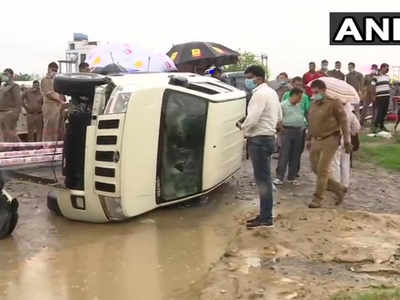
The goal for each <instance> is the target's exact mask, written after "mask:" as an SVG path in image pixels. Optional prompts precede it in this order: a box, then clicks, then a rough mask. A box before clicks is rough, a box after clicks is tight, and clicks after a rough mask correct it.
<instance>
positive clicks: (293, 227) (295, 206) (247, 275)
mask: <svg viewBox="0 0 400 300" xmlns="http://www.w3.org/2000/svg"><path fill="white" fill-rule="evenodd" d="M304 161H305V162H306V165H305V168H303V175H302V178H301V182H302V185H301V186H300V187H295V186H290V185H285V186H283V187H282V188H280V201H279V202H280V204H279V206H278V212H279V215H278V218H277V222H276V227H275V228H274V229H272V230H271V229H258V230H252V231H248V230H246V229H245V228H244V222H245V219H246V217H249V216H250V215H251V213H250V214H242V215H241V216H239V217H238V223H241V224H242V228H240V229H239V230H238V232H237V235H236V237H235V238H234V239H233V240H232V242H231V243H230V245H229V247H228V248H227V251H226V253H225V255H224V256H223V257H221V259H220V261H219V262H218V263H217V264H216V265H215V266H214V267H213V268H212V270H211V271H210V273H209V275H208V277H207V280H206V283H205V288H204V289H203V291H202V295H201V299H202V300H210V299H221V300H222V299H226V300H228V299H229V300H231V299H268V300H273V299H277V300H278V299H279V300H282V299H310V300H311V299H312V300H316V299H318V300H323V299H329V298H330V297H331V296H332V295H334V294H335V293H336V292H338V291H346V290H358V289H365V288H368V287H373V286H389V287H391V286H399V285H400V216H399V215H398V214H399V213H400V185H399V183H400V175H399V174H398V173H397V174H393V173H392V174H391V173H388V172H386V171H385V170H382V169H380V168H376V167H374V166H373V165H367V164H360V163H356V164H355V169H354V172H353V181H352V185H351V191H350V193H349V195H348V197H347V198H346V200H345V203H344V204H343V205H342V206H341V207H339V208H337V207H335V206H334V196H333V195H331V194H328V195H327V198H326V200H325V202H324V208H322V209H316V210H311V209H308V208H307V204H308V203H309V201H311V197H310V195H312V192H313V187H314V176H313V175H311V174H310V172H308V169H309V168H308V166H307V159H305V160H304ZM249 171H250V169H249V168H245V169H244V170H243V172H244V174H243V176H242V179H245V180H242V191H241V193H245V194H248V195H249V194H252V195H254V197H256V195H255V194H254V190H253V189H252V188H248V187H249V186H251V181H252V179H251V176H250V174H249V173H248V172H249ZM243 189H244V190H243Z"/></svg>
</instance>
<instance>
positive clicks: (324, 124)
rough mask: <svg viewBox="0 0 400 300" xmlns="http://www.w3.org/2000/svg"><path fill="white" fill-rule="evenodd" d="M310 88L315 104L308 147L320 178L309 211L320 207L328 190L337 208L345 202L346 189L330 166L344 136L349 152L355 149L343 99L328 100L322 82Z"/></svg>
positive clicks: (324, 85)
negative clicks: (335, 197)
mask: <svg viewBox="0 0 400 300" xmlns="http://www.w3.org/2000/svg"><path fill="white" fill-rule="evenodd" d="M311 89H312V92H313V104H312V106H311V109H310V112H309V115H308V119H309V122H310V132H309V136H308V146H307V148H308V149H310V160H311V168H312V170H313V172H314V173H315V174H316V175H317V185H316V189H315V193H314V198H313V200H312V202H311V203H310V204H309V208H320V207H321V202H322V200H323V196H324V193H325V190H327V189H328V190H329V191H332V192H334V193H335V194H336V196H337V201H336V204H337V205H339V204H340V203H342V202H343V199H344V196H345V194H346V192H347V189H346V188H345V187H344V186H343V185H342V184H340V183H339V182H337V181H336V180H335V179H334V178H333V177H332V174H331V173H330V165H331V163H332V161H333V158H334V156H335V154H336V151H337V149H338V148H339V144H340V139H341V134H343V141H344V149H345V152H346V153H350V152H351V150H352V146H351V143H350V134H349V126H348V122H347V115H346V112H345V110H344V108H343V105H342V103H341V100H339V99H334V98H330V97H328V96H327V86H326V84H325V82H324V81H322V80H320V79H317V80H315V81H313V82H312V83H311Z"/></svg>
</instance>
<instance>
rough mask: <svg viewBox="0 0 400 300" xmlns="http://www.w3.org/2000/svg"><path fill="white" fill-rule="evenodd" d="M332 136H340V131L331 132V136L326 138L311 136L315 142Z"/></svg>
mask: <svg viewBox="0 0 400 300" xmlns="http://www.w3.org/2000/svg"><path fill="white" fill-rule="evenodd" d="M333 135H340V131H335V132H332V133H331V134H328V135H326V136H313V138H314V139H316V140H317V141H322V140H325V139H327V138H328V137H331V136H333Z"/></svg>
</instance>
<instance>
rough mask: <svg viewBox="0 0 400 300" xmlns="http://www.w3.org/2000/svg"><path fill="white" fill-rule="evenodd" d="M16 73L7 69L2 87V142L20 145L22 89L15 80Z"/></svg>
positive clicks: (0, 101)
mask: <svg viewBox="0 0 400 300" xmlns="http://www.w3.org/2000/svg"><path fill="white" fill-rule="evenodd" d="M13 78H14V71H13V70H11V69H5V70H4V72H3V74H2V80H1V81H2V82H4V84H3V86H1V87H0V142H10V143H18V142H20V139H19V137H18V135H17V122H18V119H19V114H20V113H21V106H22V98H21V89H20V87H19V86H18V84H16V83H15V82H14V80H13Z"/></svg>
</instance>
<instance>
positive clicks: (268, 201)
mask: <svg viewBox="0 0 400 300" xmlns="http://www.w3.org/2000/svg"><path fill="white" fill-rule="evenodd" d="M245 74H246V77H247V78H246V81H245V84H246V88H247V89H248V90H250V91H252V97H251V99H250V102H249V106H248V112H247V117H246V119H245V120H244V121H243V122H242V121H238V122H237V124H236V125H237V126H238V127H239V128H240V129H243V130H244V134H245V136H246V138H247V144H248V149H249V154H250V159H251V162H252V164H253V169H254V177H255V180H256V184H257V187H258V190H259V194H260V215H259V216H257V217H256V218H255V219H252V220H249V221H248V222H247V228H248V229H251V228H257V227H273V225H274V221H273V218H272V207H273V196H272V178H271V155H272V153H274V152H275V134H276V127H277V124H278V122H279V121H281V120H282V110H281V104H280V102H279V98H278V94H277V93H276V92H275V91H274V90H273V89H272V88H270V87H269V86H268V85H267V84H266V83H265V71H264V69H263V67H261V66H257V65H253V66H250V67H248V68H247V70H246V71H245Z"/></svg>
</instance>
